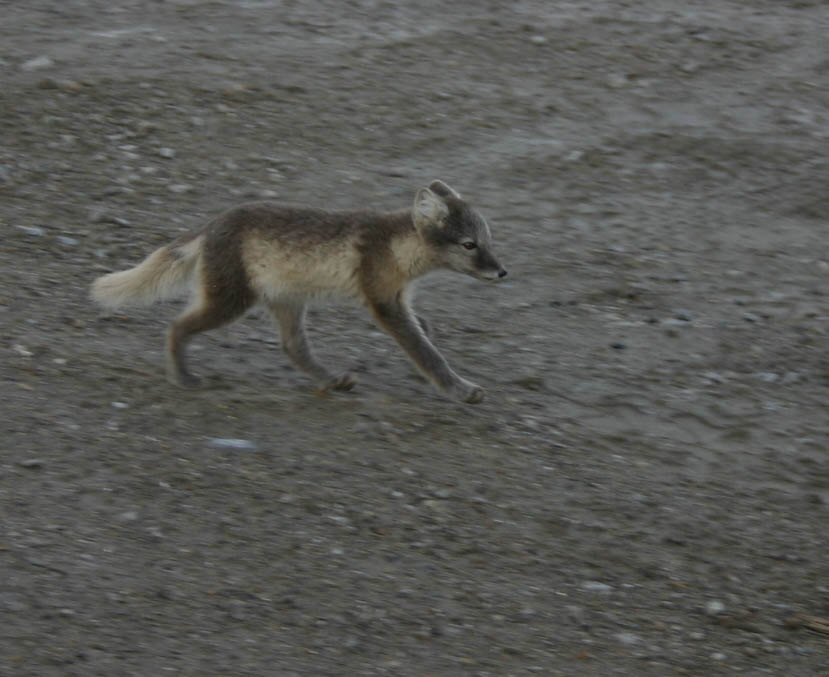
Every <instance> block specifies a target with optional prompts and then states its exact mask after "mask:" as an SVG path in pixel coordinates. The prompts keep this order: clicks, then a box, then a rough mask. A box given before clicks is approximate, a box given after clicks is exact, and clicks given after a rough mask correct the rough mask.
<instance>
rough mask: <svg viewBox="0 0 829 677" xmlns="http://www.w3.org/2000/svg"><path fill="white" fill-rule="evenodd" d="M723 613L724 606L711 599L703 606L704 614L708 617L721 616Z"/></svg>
mask: <svg viewBox="0 0 829 677" xmlns="http://www.w3.org/2000/svg"><path fill="white" fill-rule="evenodd" d="M723 611H725V604H723V603H722V602H720V601H719V600H718V599H712V600H710V601H709V602H708V603H707V604H706V605H705V613H707V614H708V615H709V616H716V615H717V614H721V613H722V612H723Z"/></svg>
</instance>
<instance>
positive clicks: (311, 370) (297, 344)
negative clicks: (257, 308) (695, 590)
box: [267, 301, 357, 392]
mask: <svg viewBox="0 0 829 677" xmlns="http://www.w3.org/2000/svg"><path fill="white" fill-rule="evenodd" d="M267 306H268V310H269V311H270V312H271V314H272V315H273V316H274V319H275V320H276V322H277V324H278V325H279V335H280V339H281V341H282V350H284V351H285V354H286V355H287V356H288V357H289V358H290V360H291V362H293V363H294V365H295V366H296V367H297V369H299V370H300V371H303V372H305V373H306V374H308V375H309V376H310V377H311V378H313V379H314V380H315V381H316V382H317V385H318V386H319V389H320V391H322V392H325V391H327V390H351V389H352V388H353V387H354V385H355V384H356V382H357V379H356V378H355V377H354V375H353V374H351V373H349V372H344V373H342V374H339V375H335V374H332V373H331V372H330V371H328V369H326V368H325V367H323V366H322V365H321V364H320V363H319V362H317V360H316V359H315V358H314V354H313V352H312V351H311V346H310V344H309V343H308V337H307V336H306V334H305V304H303V303H291V302H280V301H272V302H270V303H268V304H267Z"/></svg>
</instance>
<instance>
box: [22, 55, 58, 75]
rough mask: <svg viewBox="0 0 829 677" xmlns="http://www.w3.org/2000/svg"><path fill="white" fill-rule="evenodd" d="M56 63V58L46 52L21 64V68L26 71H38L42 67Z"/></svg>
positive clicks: (48, 66)
mask: <svg viewBox="0 0 829 677" xmlns="http://www.w3.org/2000/svg"><path fill="white" fill-rule="evenodd" d="M54 65H55V61H54V59H52V58H51V57H49V56H46V55H45V54H43V55H41V56H36V57H35V58H34V59H29V60H28V61H24V62H23V63H22V64H20V68H21V69H22V70H24V71H36V70H41V69H42V68H51V67H52V66H54Z"/></svg>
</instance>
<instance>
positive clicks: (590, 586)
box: [581, 581, 613, 593]
mask: <svg viewBox="0 0 829 677" xmlns="http://www.w3.org/2000/svg"><path fill="white" fill-rule="evenodd" d="M581 587H582V588H584V589H585V590H590V591H591V592H605V593H607V592H612V591H613V586H610V585H608V584H607V583H600V582H599V581H585V582H584V583H582V584H581Z"/></svg>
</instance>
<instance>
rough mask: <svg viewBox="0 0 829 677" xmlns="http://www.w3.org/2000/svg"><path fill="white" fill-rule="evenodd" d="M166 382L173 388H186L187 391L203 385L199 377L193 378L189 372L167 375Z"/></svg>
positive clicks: (202, 380)
mask: <svg viewBox="0 0 829 677" xmlns="http://www.w3.org/2000/svg"><path fill="white" fill-rule="evenodd" d="M167 380H168V381H169V382H170V383H172V384H173V385H174V386H178V387H179V388H187V389H188V390H194V389H196V388H201V387H202V386H203V385H204V379H202V378H201V377H200V376H194V375H193V374H191V373H189V372H184V373H180V374H168V375H167Z"/></svg>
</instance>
